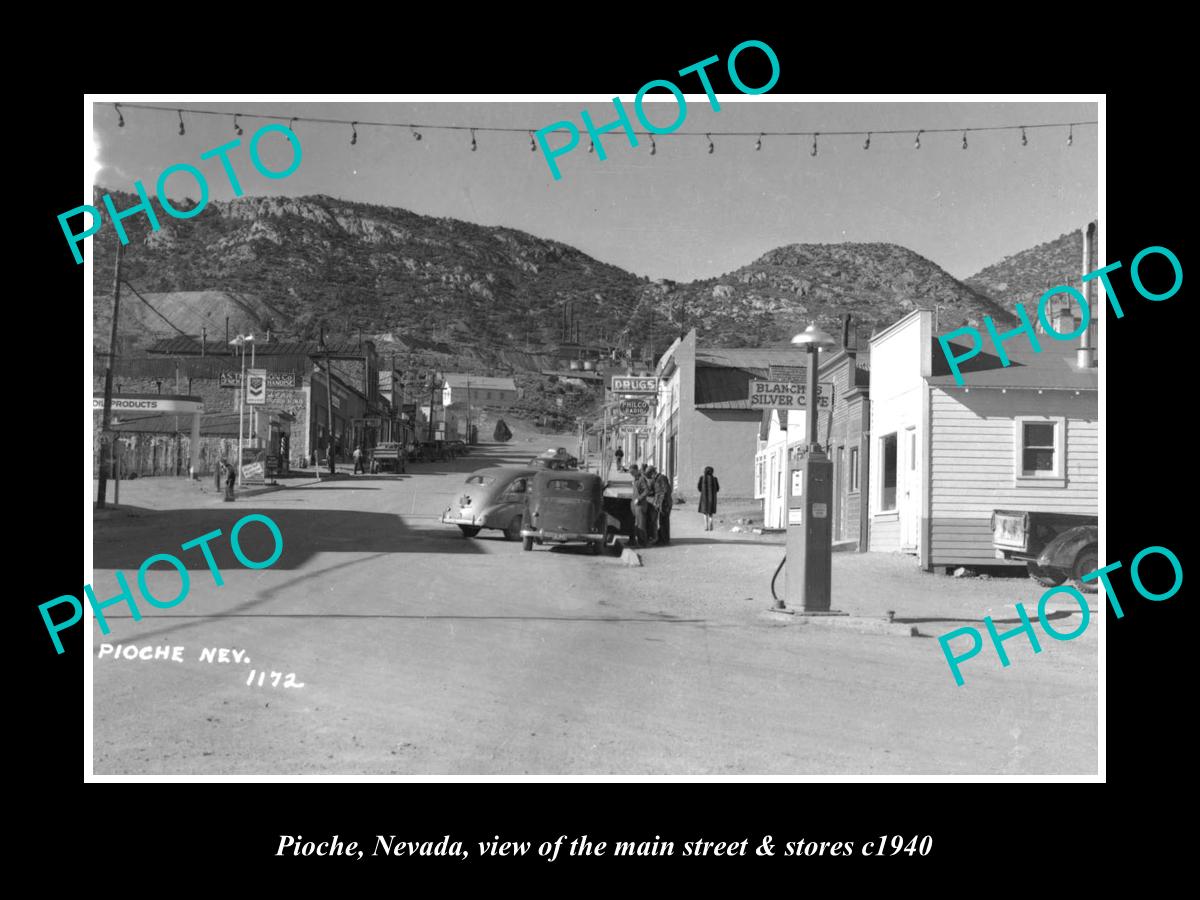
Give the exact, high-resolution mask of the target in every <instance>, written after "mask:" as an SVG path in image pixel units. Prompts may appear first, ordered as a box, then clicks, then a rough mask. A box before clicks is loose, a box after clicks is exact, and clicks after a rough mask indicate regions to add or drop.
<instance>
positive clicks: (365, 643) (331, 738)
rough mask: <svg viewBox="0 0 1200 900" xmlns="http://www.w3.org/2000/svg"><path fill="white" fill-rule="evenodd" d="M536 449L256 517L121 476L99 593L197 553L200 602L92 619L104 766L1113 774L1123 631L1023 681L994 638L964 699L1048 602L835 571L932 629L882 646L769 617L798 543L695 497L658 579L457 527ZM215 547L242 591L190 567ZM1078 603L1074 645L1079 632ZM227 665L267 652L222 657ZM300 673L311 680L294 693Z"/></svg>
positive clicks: (347, 485) (166, 577) (323, 490)
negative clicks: (490, 470) (478, 496)
mask: <svg viewBox="0 0 1200 900" xmlns="http://www.w3.org/2000/svg"><path fill="white" fill-rule="evenodd" d="M540 449H543V447H542V446H540V445H536V444H528V443H521V444H515V445H489V446H486V447H483V448H477V449H476V450H475V451H474V452H473V453H472V454H471V455H470V456H467V457H465V458H463V459H459V460H456V461H453V462H444V463H425V464H417V465H413V466H411V467H410V469H409V474H407V475H403V476H396V475H376V476H355V477H350V476H342V477H339V478H337V479H336V480H333V481H329V482H325V483H319V484H318V483H307V484H300V483H293V486H290V487H287V488H285V489H282V490H278V491H272V492H264V493H261V494H258V495H256V496H250V497H240V498H239V499H238V501H237V503H235V504H227V503H222V502H221V499H220V496H219V495H217V494H215V493H213V491H212V489H211V485H209V486H208V489H207V490H206V491H204V492H202V491H201V488H200V487H198V486H195V485H188V484H186V483H181V482H179V481H177V480H171V481H170V482H167V480H165V479H162V480H158V479H148V480H145V481H141V482H138V481H134V482H130V483H127V484H123V485H122V497H121V499H122V509H121V510H118V511H116V512H114V513H112V514H111V515H106V516H104V517H102V518H99V519H98V520H97V521H96V524H95V566H96V570H95V572H94V578H93V581H92V584H93V585H94V586H95V590H96V593H97V596H98V597H99V598H101V599H104V598H107V597H110V596H113V595H114V594H116V593H117V588H116V582H115V580H114V570H117V569H120V570H122V571H124V572H125V573H126V574H127V576H129V578H130V580H131V582H132V581H134V576H135V575H136V570H137V567H138V566H139V565H140V563H141V562H142V560H143V559H145V558H146V557H147V556H150V555H152V554H154V553H171V552H174V553H176V554H177V555H181V557H182V558H184V561H185V562H186V563H187V565H188V566H189V570H190V575H191V583H192V590H191V593H190V594H189V595H188V597H187V599H186V600H185V601H184V602H183V603H181V604H179V605H178V606H176V607H174V608H172V609H167V610H156V609H153V608H152V607H150V606H149V605H148V604H141V609H142V612H143V615H144V616H145V617H144V618H143V620H142V621H140V622H136V621H132V620H130V619H129V618H127V617H126V618H117V615H118V614H120V615H123V616H128V613H127V611H126V610H125V609H124V607H123V606H113V607H110V608H109V609H108V610H107V611H108V612H110V613H112V614H113V615H111V616H109V621H110V624H111V625H112V633H111V634H110V635H108V636H103V635H102V634H101V633H100V628H99V626H98V625H97V624H95V623H93V626H92V628H93V641H94V644H93V660H92V665H93V669H94V673H93V674H94V741H95V743H94V761H95V773H96V774H97V775H111V774H135V775H154V774H204V775H226V774H229V775H232V774H287V775H295V774H317V773H321V774H372V775H388V774H399V775H417V774H432V775H438V774H449V775H520V774H531V775H592V774H597V775H602V774H618V775H638V774H649V775H693V774H714V775H733V774H752V775H757V774H764V775H770V774H778V775H804V774H823V773H835V774H885V773H895V774H925V775H934V774H1028V773H1059V774H1094V773H1095V772H1096V769H1097V646H1098V629H1099V627H1100V625H1099V621H1100V618H1101V616H1099V615H1093V621H1092V624H1091V625H1090V626H1089V627H1088V630H1087V632H1086V633H1085V634H1084V635H1083V636H1082V637H1080V638H1078V639H1076V640H1073V641H1068V642H1057V641H1052V640H1049V639H1047V638H1045V636H1044V635H1040V632H1039V635H1040V636H1041V637H1042V641H1041V643H1042V652H1041V653H1040V654H1037V655H1035V654H1034V653H1033V651H1032V649H1031V648H1030V646H1029V643H1028V641H1027V639H1026V638H1024V637H1022V636H1018V637H1016V638H1014V639H1012V640H1009V641H1007V642H1006V645H1005V646H1006V649H1007V650H1008V653H1009V655H1010V657H1011V658H1012V664H1011V665H1010V666H1009V667H1008V668H1002V667H1001V666H1000V664H999V662H998V661H997V659H996V656H995V653H994V651H993V650H992V649H991V648H990V646H985V648H984V651H983V652H982V653H981V654H980V655H979V656H977V657H975V658H974V659H972V660H970V661H969V662H966V663H965V664H964V666H963V673H964V677H965V679H966V684H965V685H964V686H963V687H958V686H956V685H955V683H954V680H953V678H952V676H951V673H950V670H949V668H948V667H947V664H946V661H945V659H944V657H943V655H942V652H941V649H940V648H939V646H938V642H937V641H936V640H934V639H933V636H936V635H939V634H943V633H945V632H946V631H949V630H951V629H952V628H956V627H960V626H961V625H963V624H973V625H975V626H976V627H978V628H979V629H980V630H981V631H983V626H982V622H981V619H982V617H983V616H984V615H993V616H994V617H995V618H996V620H997V625H998V626H1000V625H1001V624H1002V623H1003V622H1005V621H1006V620H1012V621H1013V622H1015V614H1014V612H1013V609H1012V604H1013V603H1015V602H1016V601H1024V602H1025V605H1026V607H1027V608H1029V609H1030V610H1031V611H1032V609H1033V608H1034V607H1035V606H1036V600H1037V597H1038V596H1039V593H1040V592H1039V590H1038V589H1037V588H1036V587H1035V586H1034V585H1033V584H1032V583H1031V582H1029V581H1026V580H1024V579H992V580H990V581H984V580H973V579H950V578H947V577H945V576H936V575H929V574H925V573H921V572H919V571H917V570H916V568H915V565H914V563H913V562H912V561H911V560H910V559H909V558H907V557H893V556H881V555H876V554H846V553H838V554H835V558H834V606H835V607H836V608H840V609H843V610H846V611H848V612H852V613H857V614H861V615H872V616H877V615H882V614H883V612H884V611H885V610H894V611H895V615H896V618H897V620H900V621H905V622H911V623H914V624H916V625H917V627H918V628H919V629H920V631H921V632H922V635H923V636H921V637H915V638H914V637H901V636H897V635H881V634H864V633H858V632H855V631H849V630H842V629H833V628H825V627H813V626H808V625H799V624H796V623H795V622H794V621H789V620H787V618H786V617H781V616H777V615H773V614H770V613H767V612H766V611H765V610H766V608H767V607H768V606H769V605H770V589H769V583H770V577H771V574H772V572H773V571H774V569H775V567H776V565H778V562H779V559H780V557H781V555H782V553H783V546H782V544H783V542H782V539H781V538H779V537H765V536H755V535H746V534H735V533H730V532H729V531H727V530H725V531H714V532H711V533H706V532H704V531H703V530H702V527H701V521H700V517H699V516H698V515H696V513H695V511H694V510H695V498H694V496H692V495H691V493H689V492H686V491H685V492H684V498H685V502H684V503H683V504H682V505H681V508H679V509H677V510H676V513H675V516H674V518H673V519H672V530H673V537H674V538H675V541H674V543H673V546H671V547H661V548H651V549H649V550H646V551H644V552H643V560H644V562H645V565H644V566H643V567H641V568H629V567H625V566H622V565H621V564H620V563H619V562H618V561H617V560H616V559H614V558H612V557H609V556H599V557H592V556H590V555H588V553H587V552H586V550H585V549H583V548H579V549H575V548H555V549H550V548H545V547H541V548H536V549H535V551H534V552H532V553H526V552H523V551H522V550H521V545H520V544H519V543H516V542H512V543H510V542H507V541H505V540H504V539H503V537H502V536H501V535H500V534H499V533H498V532H491V531H485V532H482V533H481V534H480V535H479V537H477V538H474V539H465V538H463V537H462V535H461V534H460V533H459V532H458V530H457V529H455V528H453V527H449V526H443V525H441V524H440V523H439V522H438V521H437V517H438V515H439V514H440V513H441V511H442V510H443V509H444V508H445V507H446V506H447V505H448V502H449V500H450V499H451V498H452V497H454V496H456V491H457V487H458V485H459V484H460V483H461V481H462V479H463V477H464V474H465V473H466V472H469V471H471V470H472V469H475V468H479V467H481V466H485V465H496V464H500V463H503V462H518V461H523V460H525V459H527V458H528V457H529V456H531V455H533V453H534V452H536V451H538V450H540ZM250 512H260V513H263V514H265V515H268V516H270V517H271V518H272V519H273V520H274V521H275V522H277V523H278V525H279V527H280V529H281V531H282V534H283V537H284V552H283V554H282V556H281V558H280V559H279V561H278V562H277V563H276V564H274V565H273V566H272V567H270V568H268V569H264V570H261V571H252V570H249V569H246V568H244V567H243V566H241V565H240V564H238V563H237V562H236V561H235V560H234V558H233V554H232V553H231V552H230V550H229V547H228V543H227V535H228V532H229V529H230V527H231V526H232V525H233V523H234V522H236V521H237V520H238V519H239V518H240V517H241V516H243V515H245V514H247V513H250ZM216 528H220V529H222V532H223V535H222V537H221V538H220V539H218V540H217V541H215V542H213V547H214V551H215V557H216V560H217V564H218V565H219V567H220V570H221V573H222V575H223V577H224V581H225V583H224V585H223V586H221V587H218V586H216V585H215V584H214V583H213V579H212V577H211V575H210V574H209V572H208V568H207V566H206V565H205V563H204V561H203V559H202V557H201V556H200V554H199V552H197V551H194V550H193V551H187V552H183V553H182V554H181V553H180V551H179V549H178V548H179V546H180V544H182V543H184V542H186V541H189V540H191V539H193V538H196V537H198V536H200V535H202V534H204V533H206V532H209V531H212V530H213V529H216ZM244 537H245V541H244V547H245V548H246V553H247V555H248V556H249V557H250V558H251V559H262V558H265V557H266V556H267V555H268V554H269V552H270V541H269V538H268V536H267V535H266V529H265V528H258V527H257V526H254V530H253V532H252V530H251V526H248V527H247V529H246V531H245V532H244ZM149 585H150V587H151V589H152V590H155V591H156V593H158V594H160V595H161V596H165V597H172V596H175V594H176V593H177V592H178V586H179V578H178V575H177V574H176V573H175V572H174V570H171V569H169V568H168V569H166V570H164V571H162V572H159V570H158V569H155V570H153V571H152V572H151V575H150V577H149ZM135 591H136V589H135ZM1091 599H1092V610H1093V613H1095V611H1096V605H1095V597H1094V596H1093V597H1092V598H1091ZM1068 609H1069V607H1063V610H1064V611H1063V612H1061V613H1060V614H1059V615H1061V616H1062V618H1063V619H1065V621H1064V622H1061V623H1059V622H1056V623H1055V624H1056V627H1058V628H1059V630H1060V631H1062V632H1064V633H1065V632H1069V631H1070V630H1072V629H1073V628H1074V627H1075V626H1077V625H1078V622H1079V618H1078V616H1079V613H1078V611H1076V612H1075V613H1073V614H1072V613H1069V612H1068V611H1067V610H1068ZM1002 627H1009V628H1011V627H1012V624H1008V625H1004V626H1002ZM985 640H986V635H985ZM102 643H109V644H112V645H114V646H115V645H117V644H121V645H124V646H128V645H132V646H135V647H137V648H139V649H140V648H144V647H183V648H184V650H183V651H182V653H180V654H179V655H180V656H182V658H183V662H174V661H171V660H169V659H150V660H142V659H126V658H119V659H114V658H113V657H112V654H108V655H106V656H104V657H103V658H97V654H98V653H99V651H100V648H101V644H102ZM205 648H225V649H227V650H231V651H232V650H237V651H241V652H242V654H243V655H242V659H241V661H233V656H234V654H232V653H230V654H226V655H225V659H226V661H222V659H221V656H222V655H221V654H220V653H219V652H218V653H215V654H206V655H205V657H204V659H203V660H202V659H201V656H202V651H204V650H205ZM210 655H211V656H212V657H213V658H212V659H211V661H210V659H209V656H210ZM252 671H253V672H255V673H261V672H266V676H265V683H264V684H263V686H259V684H258V675H257V674H255V675H253V676H252V675H251V672H252ZM273 673H279V678H278V679H276V680H277V681H278V686H276V687H272V680H273V679H275V676H274V674H273ZM290 673H294V678H292V679H291V681H292V682H293V683H299V684H303V687H285V686H284V684H285V682H286V681H288V679H287V677H286V676H287V675H288V674H290ZM248 679H249V680H250V681H251V682H252V683H250V684H248V683H247V682H248Z"/></svg>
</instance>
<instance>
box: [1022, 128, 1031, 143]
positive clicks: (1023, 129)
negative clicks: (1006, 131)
mask: <svg viewBox="0 0 1200 900" xmlns="http://www.w3.org/2000/svg"><path fill="white" fill-rule="evenodd" d="M1021 146H1022V147H1028V146H1029V138H1027V137H1025V126H1024V125H1022V126H1021Z"/></svg>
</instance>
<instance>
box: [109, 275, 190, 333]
mask: <svg viewBox="0 0 1200 900" xmlns="http://www.w3.org/2000/svg"><path fill="white" fill-rule="evenodd" d="M121 283H122V284H124V285H125V287H127V288H129V289H130V290H131V291H133V293H134V296H135V297H137V298H138V299H139V300H141V301H142V302H143V303H145V304H146V306H147V307H149V309H150V312H152V313H154V314H155V315H156V316H158V317H159V318H160V319H162V320H163V321H164V322H166V323H167V324H168V325H170V326H171V327H172V328H174V329H175V330H176V331H178V332H179V333H180V334H181V335H183V336H184V337H186V338H190V337H191V335H190V334H188V333H187V332H186V331H184V330H183V329H182V328H180V327H179V326H178V325H176V324H175V323H174V322H172V321H171V320H170V319H168V318H167V317H166V316H164V315H163V314H162V313H160V312H159V311H158V310H157V309H155V308H154V307H153V306H151V305H150V301H149V300H147V299H146V298H145V297H143V296H142V295H141V294H139V293H138V291H137V288H135V287H134V286H133V285H132V284H130V283H129V282H128V281H126V280H125V279H124V278H122V279H121Z"/></svg>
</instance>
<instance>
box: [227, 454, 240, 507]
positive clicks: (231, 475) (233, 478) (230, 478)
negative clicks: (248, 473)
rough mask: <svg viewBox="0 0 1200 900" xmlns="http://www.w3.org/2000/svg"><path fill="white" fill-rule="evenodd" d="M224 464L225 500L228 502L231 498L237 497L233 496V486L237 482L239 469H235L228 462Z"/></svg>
mask: <svg viewBox="0 0 1200 900" xmlns="http://www.w3.org/2000/svg"><path fill="white" fill-rule="evenodd" d="M224 466H225V502H226V503H228V502H229V501H230V500H234V499H236V498H235V497H234V496H233V486H234V485H235V484H236V483H237V469H235V468H234V467H233V466H232V465H230V464H229V463H228V462H226V463H224Z"/></svg>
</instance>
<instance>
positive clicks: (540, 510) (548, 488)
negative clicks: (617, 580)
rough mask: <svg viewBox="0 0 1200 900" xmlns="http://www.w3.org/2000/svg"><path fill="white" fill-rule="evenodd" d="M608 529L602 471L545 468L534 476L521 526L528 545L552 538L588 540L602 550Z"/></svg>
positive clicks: (594, 549) (559, 541)
mask: <svg viewBox="0 0 1200 900" xmlns="http://www.w3.org/2000/svg"><path fill="white" fill-rule="evenodd" d="M607 529H608V514H607V513H606V512H605V511H604V481H603V480H601V478H600V476H599V475H593V474H592V473H590V472H580V471H579V470H578V469H575V470H559V469H542V470H541V471H539V472H538V473H537V474H536V475H534V476H533V478H532V479H531V480H530V490H529V491H528V493H527V494H526V498H525V524H524V525H523V526H522V527H521V537H522V538H523V539H524V541H523V547H524V549H526V550H532V549H533V545H534V543H535V542H536V543H538V544H543V543H546V542H547V541H549V542H551V543H556V544H567V543H585V544H587V545H588V547H589V548H590V549H591V551H592V553H599V552H600V549H601V548H602V547H603V546H604V541H605V535H606V532H607Z"/></svg>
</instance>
